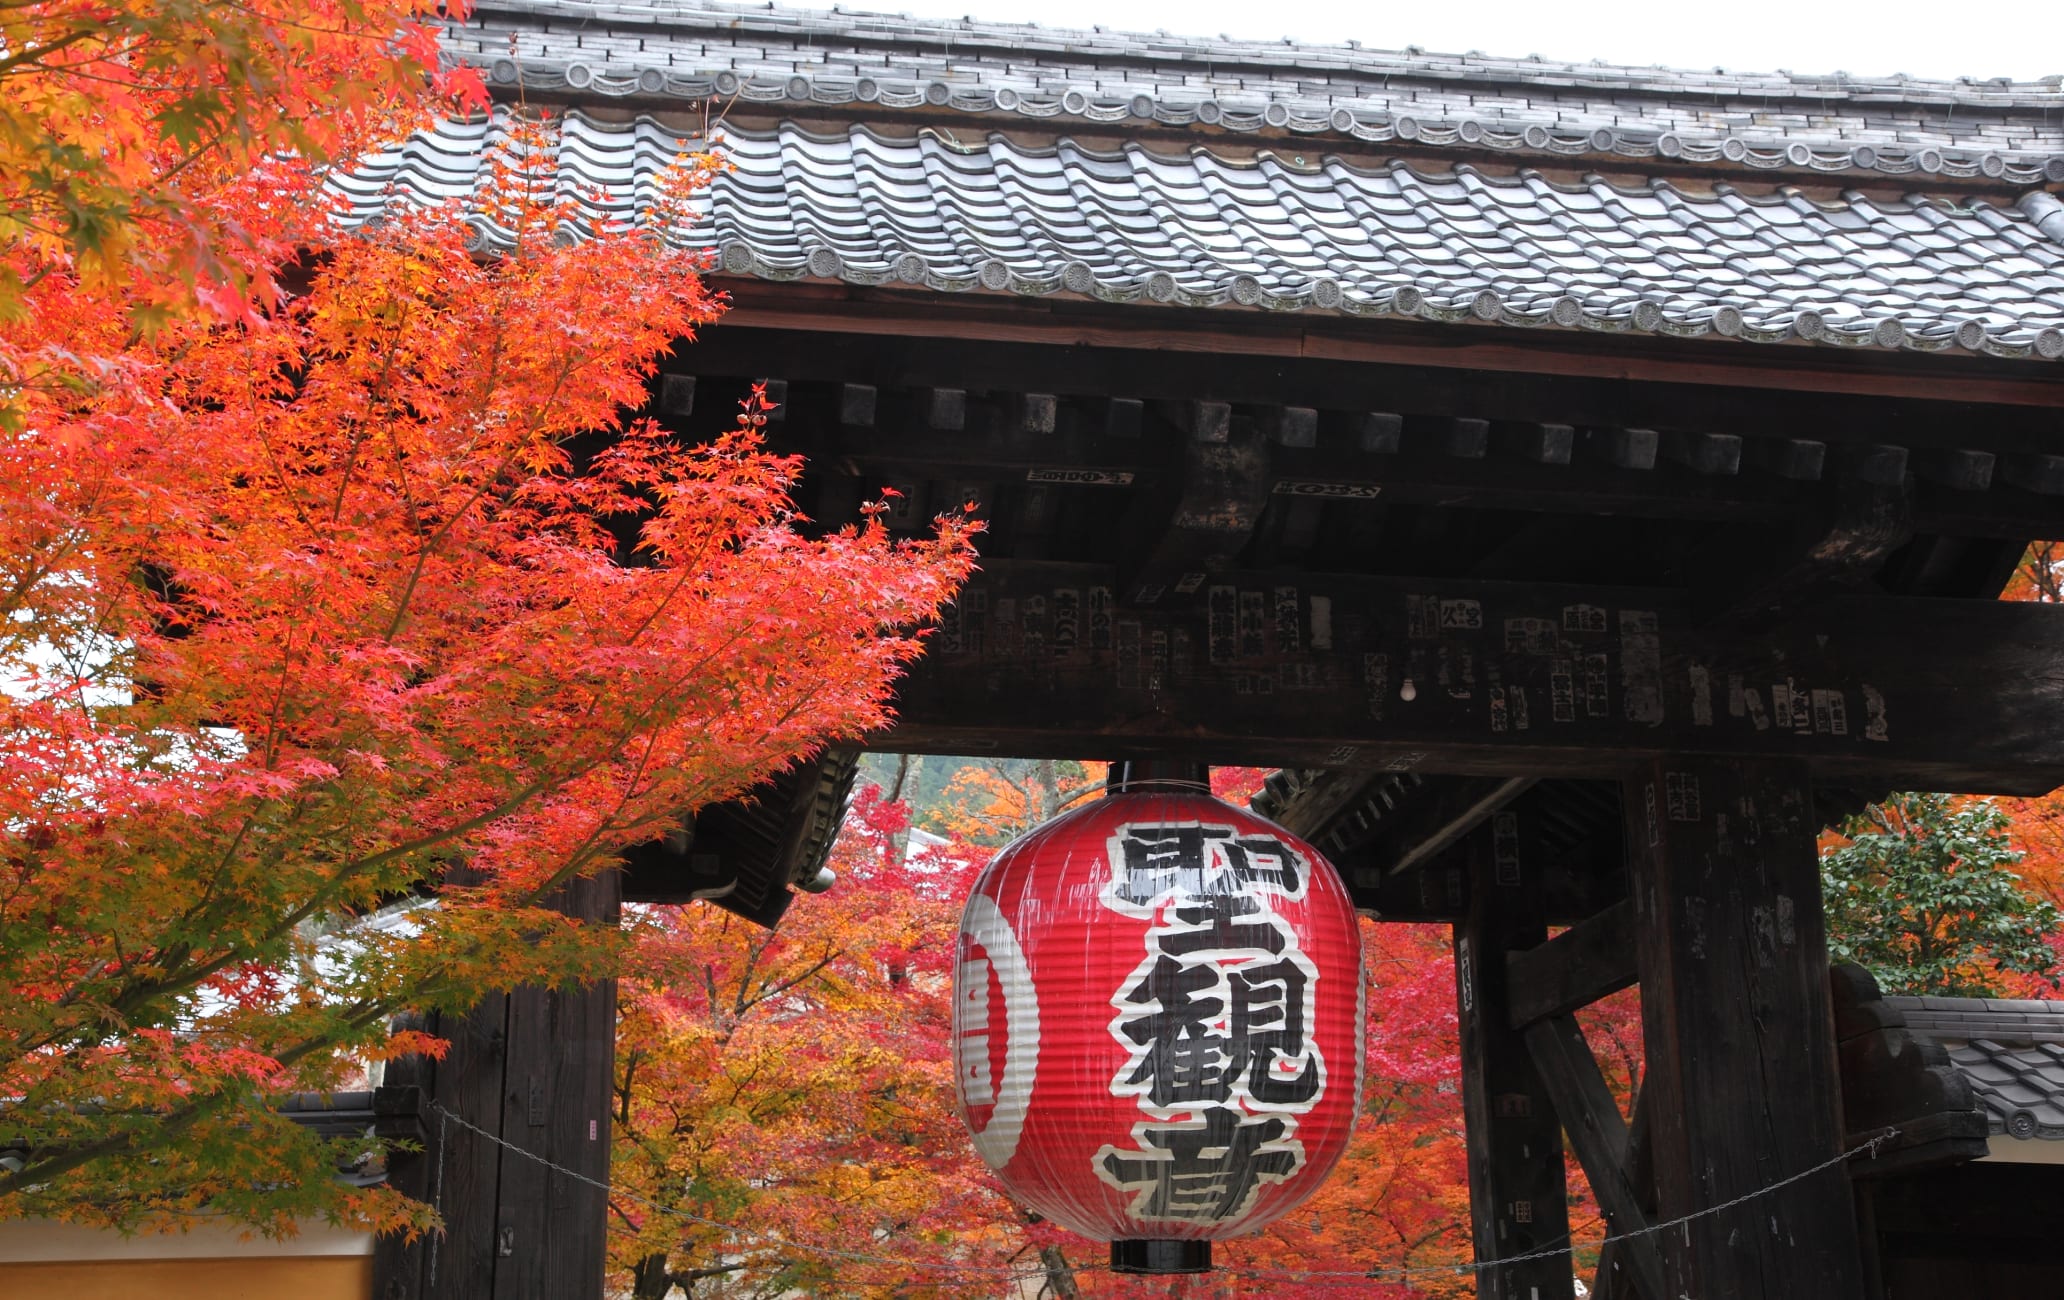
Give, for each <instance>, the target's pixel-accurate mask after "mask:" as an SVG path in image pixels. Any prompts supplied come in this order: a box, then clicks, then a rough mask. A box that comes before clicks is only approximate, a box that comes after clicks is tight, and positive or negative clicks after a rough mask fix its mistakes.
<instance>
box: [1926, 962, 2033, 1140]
mask: <svg viewBox="0 0 2064 1300" xmlns="http://www.w3.org/2000/svg"><path fill="white" fill-rule="evenodd" d="M1885 1005H1886V1006H1888V1007H1891V1008H1893V1009H1894V1010H1896V1011H1898V1012H1899V1013H1900V1015H1901V1016H1902V1017H1903V1018H1904V1019H1905V1021H1906V1026H1907V1028H1908V1029H1911V1030H1913V1031H1914V1032H1915V1033H1917V1034H1924V1035H1926V1036H1927V1037H1929V1038H1932V1039H1934V1040H1935V1041H1936V1042H1938V1043H1940V1044H1942V1046H1943V1047H1944V1048H1945V1049H1947V1050H1948V1052H1949V1056H1950V1059H1951V1060H1952V1061H1954V1062H1956V1065H1957V1068H1958V1069H1960V1070H1962V1071H1963V1073H1964V1075H1965V1076H1966V1077H1967V1078H1969V1079H1970V1081H1971V1086H1972V1088H1973V1090H1974V1091H1976V1092H1977V1094H1978V1099H1979V1101H1980V1102H1981V1103H1982V1104H1983V1105H1984V1107H1985V1113H1986V1117H1987V1119H1988V1120H1989V1121H1990V1123H1991V1129H1992V1132H1993V1133H1994V1134H2005V1135H2007V1136H2011V1137H2017V1138H2047V1139H2051V1140H2056V1139H2064V1002H2037V1001H2028V1000H1999V999H1989V998H1988V999H1979V998H1935V997H1921V998H1915V997H1888V998H1886V999H1885Z"/></svg>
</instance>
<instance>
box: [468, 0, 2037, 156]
mask: <svg viewBox="0 0 2064 1300" xmlns="http://www.w3.org/2000/svg"><path fill="white" fill-rule="evenodd" d="M448 49H449V51H450V54H451V57H453V58H454V59H457V60H461V61H465V62H469V63H474V64H476V65H478V66H480V67H482V68H483V69H485V70H486V72H487V74H488V77H489V80H490V82H491V83H492V84H494V85H495V86H497V87H499V88H502V89H503V90H505V91H507V92H510V93H513V92H515V91H516V90H517V88H518V87H519V85H520V86H521V88H522V89H523V90H524V91H526V92H554V91H571V92H573V93H576V94H578V95H581V96H586V97H591V98H595V99H598V100H599V99H606V98H613V97H624V96H630V97H636V98H640V99H645V100H664V99H689V100H694V99H703V98H707V97H709V96H710V95H711V94H712V91H713V90H714V93H715V94H717V95H719V96H722V97H725V98H729V97H731V96H734V95H736V96H738V97H739V99H740V100H741V101H742V102H744V103H747V104H753V103H767V104H779V103H809V104H812V105H813V106H817V107H820V108H821V107H824V106H827V105H839V104H865V103H881V104H885V105H888V106H892V107H898V108H904V109H922V108H926V107H927V106H928V105H929V107H930V109H931V110H936V111H942V112H947V113H963V114H964V113H994V112H1002V113H1013V114H1019V115H1024V116H1031V117H1039V118H1056V117H1058V118H1062V119H1079V120H1089V121H1106V122H1108V121H1117V120H1121V119H1125V118H1135V119H1137V118H1146V117H1151V118H1152V119H1154V120H1156V121H1158V122H1160V123H1162V124H1165V125H1169V126H1186V125H1190V124H1192V123H1196V122H1203V123H1205V124H1208V125H1212V126H1216V127H1217V128H1219V129H1221V130H1227V131H1235V132H1254V131H1275V132H1289V133H1291V134H1300V133H1301V134H1322V135H1333V136H1339V137H1348V138H1353V139H1357V140H1362V141H1368V142H1373V143H1385V142H1391V141H1396V140H1408V141H1415V142H1417V144H1418V145H1419V146H1422V147H1433V148H1441V147H1448V146H1457V145H1459V146H1462V147H1466V148H1471V149H1477V148H1491V149H1498V150H1509V151H1516V152H1521V153H1532V154H1537V155H1545V156H1566V155H1570V154H1584V153H1603V154H1613V155H1619V156H1622V157H1628V158H1650V157H1655V156H1658V155H1660V156H1664V157H1669V158H1676V159H1681V160H1683V161H1686V162H1691V163H1698V164H1706V165H1713V166H1731V167H1740V168H1785V169H1790V170H1802V169H1803V170H1806V171H1813V172H1842V171H1866V172H1869V171H1875V172H1883V173H1891V174H1907V173H1913V172H1916V171H1919V172H1923V173H1928V174H1938V175H1942V176H1946V177H1980V178H1986V179H1995V180H2005V181H2008V182H2011V183H2014V184H2038V183H2043V182H2045V181H2048V182H2058V181H2064V111H2060V110H2064V89H2060V84H2059V82H2058V80H2057V79H2055V78H2050V79H2046V80H2044V81H2042V82H2034V83H2019V84H2016V83H2006V82H1999V81H1984V82H1981V81H1975V80H1970V79H1965V80H1960V81H1954V82H1942V81H1916V80H1912V79H1908V78H1892V79H1887V80H1857V79H1852V78H1849V77H1846V76H1844V75H1841V74H1836V75H1833V76H1793V75H1790V74H1784V73H1778V74H1767V75H1766V74H1738V73H1727V74H1721V73H1717V72H1704V73H1687V72H1676V71H1669V70H1665V69H1660V68H1616V67H1608V66H1605V65H1600V64H1582V65H1575V64H1557V63H1550V62H1544V61H1538V60H1531V59H1498V58H1488V57H1485V56H1482V55H1476V54H1470V55H1462V56H1455V55H1428V54H1423V53H1420V52H1418V51H1409V50H1408V51H1406V52H1403V53H1394V52H1385V51H1375V50H1364V49H1361V48H1360V47H1359V46H1303V45H1296V44H1292V43H1290V42H1287V41H1285V42H1260V41H1232V40H1226V39H1223V38H1221V39H1219V40H1215V41H1211V40H1190V39H1183V38H1178V37H1168V36H1165V35H1164V36H1139V35H1133V34H1128V33H1121V32H1111V31H1105V30H1102V29H1099V30H1096V31H1091V32H1074V31H1063V30H1057V29H1048V28H1041V27H1036V26H1022V25H1012V24H999V23H986V22H973V21H963V22H950V21H936V20H926V19H912V18H899V17H890V16H884V15H868V14H856V13H842V12H839V11H837V10H833V11H831V12H821V11H812V10H803V9H789V8H775V7H773V6H768V5H743V4H732V3H724V2H723V0H680V2H679V3H673V4H666V5H630V4H621V3H597V2H595V0H480V3H479V4H478V5H477V6H476V7H475V9H474V11H473V14H472V17H471V18H470V19H469V20H468V21H467V23H466V24H465V25H463V26H461V27H456V28H454V29H453V30H452V32H451V35H450V39H449V41H448ZM862 68H867V69H871V70H872V71H870V73H869V75H868V77H867V78H866V79H856V78H857V77H858V70H859V69H862Z"/></svg>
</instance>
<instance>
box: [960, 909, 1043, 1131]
mask: <svg viewBox="0 0 2064 1300" xmlns="http://www.w3.org/2000/svg"><path fill="white" fill-rule="evenodd" d="M960 928H961V930H962V932H964V933H965V934H966V935H967V936H968V938H970V939H972V940H974V941H975V942H976V943H978V944H981V945H982V947H983V948H984V949H986V950H987V951H988V953H989V966H990V969H991V970H993V971H995V972H996V982H997V984H998V985H1000V986H1001V987H1002V989H1003V1014H1004V1028H1003V1032H1004V1046H1003V1075H1002V1077H1001V1078H999V1079H998V1080H997V1081H996V1108H995V1109H994V1110H992V1111H991V1112H990V1113H989V1122H988V1123H987V1124H984V1125H983V1126H982V1127H981V1129H980V1130H979V1131H976V1132H975V1133H974V1139H975V1154H976V1155H979V1156H981V1157H982V1163H984V1164H986V1165H988V1166H989V1167H990V1168H991V1169H996V1170H1001V1169H1002V1168H1003V1167H1004V1166H1005V1165H1007V1164H1009V1163H1010V1161H1011V1157H1012V1156H1014V1155H1016V1154H1017V1151H1018V1137H1019V1135H1020V1134H1022V1133H1023V1132H1024V1131H1025V1112H1026V1111H1027V1110H1029V1109H1030V1108H1031V1104H1032V1080H1033V1078H1034V1077H1035V1076H1037V1075H1038V1073H1039V990H1038V989H1036V988H1034V987H1033V986H1032V968H1031V966H1030V965H1029V964H1027V963H1026V961H1025V950H1024V949H1023V948H1021V947H1019V946H1018V936H1017V933H1016V932H1015V931H1013V930H1012V929H1011V924H1010V920H1009V919H1008V918H1007V917H1005V916H1004V914H1003V909H1002V908H1000V907H998V906H997V905H996V900H995V899H993V898H991V897H989V895H987V894H971V895H969V897H968V901H967V909H966V910H965V911H963V912H962V913H961V914H960ZM972 1127H973V1126H972V1125H970V1128H971V1129H972Z"/></svg>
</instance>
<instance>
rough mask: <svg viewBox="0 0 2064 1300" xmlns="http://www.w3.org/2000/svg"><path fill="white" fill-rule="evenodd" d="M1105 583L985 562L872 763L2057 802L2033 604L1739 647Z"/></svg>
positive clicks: (1066, 568)
mask: <svg viewBox="0 0 2064 1300" xmlns="http://www.w3.org/2000/svg"><path fill="white" fill-rule="evenodd" d="M1115 582H1116V575H1115V573H1114V572H1113V570H1112V569H1110V568H1109V567H1108V566H1101V565H1058V564H1056V565H1037V564H1018V563H1012V562H1008V561H999V562H993V563H991V564H990V565H989V566H988V567H987V569H986V570H985V571H984V572H983V573H982V574H980V575H978V576H977V578H976V579H975V580H974V581H972V582H971V583H970V585H969V589H968V590H969V592H970V594H971V595H972V594H974V593H980V596H981V599H980V600H979V601H976V602H973V603H971V604H970V606H969V608H970V609H976V608H979V609H980V610H981V611H983V612H981V613H979V614H975V613H968V614H965V615H963V617H964V618H970V619H981V620H983V623H984V626H983V627H982V628H981V629H978V630H980V631H982V632H983V635H981V636H973V635H968V636H961V637H959V638H957V639H956V640H955V641H953V642H952V643H950V644H940V643H935V644H934V647H933V650H932V653H931V654H930V656H929V657H928V658H927V659H926V660H924V661H923V662H921V663H919V664H917V665H916V666H914V667H913V668H912V670H911V672H910V674H909V676H908V677H907V678H906V679H905V680H904V682H903V683H902V685H901V687H900V689H899V702H898V705H897V708H898V715H899V720H898V722H897V724H896V725H895V727H894V728H893V729H891V730H889V731H886V732H884V733H881V734H879V735H877V736H876V737H875V738H873V740H871V741H870V743H871V744H874V745H876V746H878V747H885V748H903V749H908V750H911V751H912V752H923V753H962V752H970V751H967V750H964V749H961V748H958V747H959V746H962V745H966V744H970V743H974V742H975V741H977V740H980V741H982V742H984V743H987V744H1002V745H1004V746H1005V747H1006V749H1007V750H1009V751H1010V752H1016V753H1020V754H1024V755H1026V756H1057V757H1071V756H1072V757H1084V756H1088V757H1106V756H1108V757H1157V756H1167V757H1192V758H1197V759H1200V760H1203V761H1219V762H1225V761H1232V760H1233V759H1234V758H1236V757H1237V758H1238V759H1239V761H1246V762H1272V763H1276V764H1279V765H1283V766H1300V767H1324V766H1342V765H1353V766H1373V767H1378V768H1385V769H1389V770H1397V771H1411V770H1420V771H1444V772H1449V773H1455V774H1461V775H1495V776H1522V777H1524V776H1531V775H1533V774H1535V773H1538V772H1541V771H1542V770H1544V769H1548V770H1554V771H1557V772H1558V773H1560V774H1563V775H1568V776H1611V775H1615V774H1616V773H1617V772H1619V771H1622V770H1624V767H1623V765H1624V764H1625V763H1626V762H1627V761H1628V760H1629V759H1639V758H1641V757H1643V756H1653V755H1657V754H1663V753H1671V752H1679V753H1697V754H1706V755H1711V756H1716V757H1717V756H1734V757H1742V758H1749V757H1759V756H1760V757H1769V758H1788V759H1797V760H1799V761H1803V762H1805V763H1807V764H1808V765H1809V769H1810V770H1811V771H1813V772H1814V773H1815V774H1816V776H1819V777H1824V778H1827V779H1829V780H1833V781H1836V783H1838V784H1840V783H1845V782H1856V783H1866V784H1867V783H1869V782H1877V781H1882V782H1887V783H1891V784H1896V785H1907V786H1918V787H1920V788H1929V789H1958V790H1986V789H1990V790H1996V791H2000V792H2007V793H2037V792H2041V791H2046V790H2047V789H2049V788H2051V787H2053V786H2055V785H2056V784H2058V783H2059V781H2064V675H2060V673H2059V670H2058V668H2057V663H2058V650H2059V647H2064V609H2059V608H2057V607H2054V606H2046V605H2040V604H2033V603H2021V602H2004V601H1978V600H1919V599H1902V598H1890V597H1867V596H1848V597H1837V598H1833V599H1829V600H1825V601H1821V602H1818V603H1815V604H1814V605H1812V606H1811V607H1809V608H1807V609H1804V610H1802V611H1800V613H1799V615H1798V617H1797V618H1796V619H1795V620H1794V621H1792V622H1791V623H1788V624H1786V625H1785V626H1783V627H1780V628H1776V629H1772V630H1768V631H1762V632H1755V633H1749V632H1742V631H1735V630H1728V629H1724V628H1723V629H1703V628H1700V627H1698V626H1697V625H1696V624H1695V622H1694V620H1693V619H1692V617H1691V615H1690V613H1689V611H1688V610H1687V607H1686V604H1685V602H1684V600H1683V598H1682V597H1680V596H1677V595H1674V594H1672V593H1667V592H1658V591H1654V590H1614V589H1610V588H1584V587H1557V586H1550V585H1546V584H1523V583H1522V584H1502V583H1475V582H1464V581H1449V580H1445V579H1430V580H1429V579H1373V578H1369V579H1363V578H1332V577H1327V576H1320V575H1309V574H1306V575H1275V574H1249V573H1240V572H1237V571H1218V572H1213V573H1211V574H1210V575H1209V577H1208V581H1200V583H1199V587H1200V590H1199V591H1198V592H1197V593H1196V602H1195V606H1191V607H1183V608H1168V607H1159V608H1157V607H1154V606H1151V605H1149V606H1144V607H1143V606H1141V605H1140V604H1138V603H1137V602H1135V601H1133V600H1131V599H1129V597H1130V595H1131V593H1130V592H1124V591H1118V590H1114V583H1115ZM1097 591H1102V592H1105V593H1107V594H1106V596H1105V597H1103V599H1109V600H1110V601H1111V609H1112V618H1111V621H1110V626H1109V629H1108V632H1107V633H1105V634H1100V635H1098V636H1092V637H1084V638H1082V639H1080V640H1079V641H1078V642H1077V643H1076V644H1075V645H1074V646H1073V647H1072V648H1071V649H1070V650H1068V651H1067V652H1065V653H1061V654H1055V653H1053V652H1052V650H1051V649H1050V648H1049V649H1048V650H1047V651H1046V652H1045V653H1043V654H1041V655H1038V656H1036V657H1034V658H1029V659H1028V658H1027V657H1026V656H1027V652H1026V650H1025V646H1026V645H1028V644H1033V645H1043V644H1047V641H1046V638H1045V636H1044V634H1043V629H1042V628H1039V627H1029V628H1028V626H1027V625H1026V624H1025V620H1026V619H1028V618H1030V619H1033V620H1034V621H1035V622H1036V621H1037V619H1038V618H1039V617H1041V615H1040V614H1039V613H1038V612H1037V610H1036V608H1035V607H1034V606H1031V605H1029V604H1028V603H1027V602H1026V600H1025V599H1024V597H1027V596H1039V597H1041V598H1042V599H1043V600H1044V601H1045V602H1046V605H1047V608H1049V609H1051V608H1052V607H1053V605H1054V600H1055V599H1056V598H1057V593H1059V594H1060V595H1061V596H1065V595H1066V594H1067V593H1075V596H1076V598H1080V599H1083V600H1087V599H1089V596H1090V594H1091V593H1094V592H1097ZM1013 619H1014V620H1016V622H1015V624H1014V625H1012V626H1009V627H1005V626H1003V623H1004V622H1007V621H1010V620H1013ZM1028 631H1029V632H1030V633H1031V634H1032V635H1031V636H1030V637H1029V639H1028V636H1027V633H1028ZM956 649H957V653H956V652H955V651H956ZM1946 664H1949V665H1956V666H1957V671H1956V672H1954V673H1949V672H1946V671H1945V669H1944V665H1946ZM1981 679H1982V680H1984V681H1985V682H1986V683H1987V685H1988V689H1987V690H1985V691H1982V692H1979V691H1972V690H1970V689H1969V688H1968V683H1969V682H1970V681H1972V680H1981ZM1407 681H1409V682H1411V684H1412V686H1411V690H1410V691H1409V692H1408V691H1407V690H1406V688H1405V684H1406V682H1407ZM1408 695H1409V698H1407V696H1408Z"/></svg>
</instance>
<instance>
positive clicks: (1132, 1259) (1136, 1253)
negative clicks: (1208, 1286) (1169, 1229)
mask: <svg viewBox="0 0 2064 1300" xmlns="http://www.w3.org/2000/svg"><path fill="white" fill-rule="evenodd" d="M1111 1271H1112V1272H1113V1273H1209V1272H1210V1271H1211V1243H1210V1242H1208V1241H1161V1240H1147V1241H1114V1242H1112V1243H1111Z"/></svg>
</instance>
